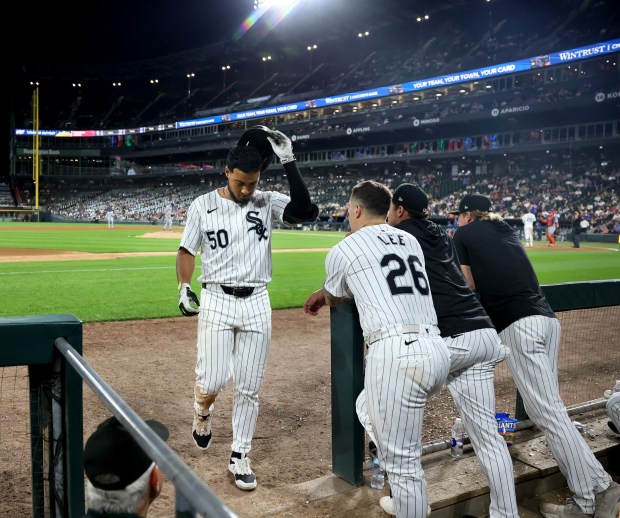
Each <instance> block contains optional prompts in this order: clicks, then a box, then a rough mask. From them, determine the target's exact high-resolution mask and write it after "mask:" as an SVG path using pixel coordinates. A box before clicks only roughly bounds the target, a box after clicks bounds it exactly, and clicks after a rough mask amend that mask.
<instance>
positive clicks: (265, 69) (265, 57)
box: [263, 56, 271, 81]
mask: <svg viewBox="0 0 620 518" xmlns="http://www.w3.org/2000/svg"><path fill="white" fill-rule="evenodd" d="M268 61H271V56H263V66H264V73H263V81H266V80H267V62H268Z"/></svg>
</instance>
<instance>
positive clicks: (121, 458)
mask: <svg viewBox="0 0 620 518" xmlns="http://www.w3.org/2000/svg"><path fill="white" fill-rule="evenodd" d="M146 424H148V425H149V427H150V428H151V429H152V430H153V431H154V432H155V433H156V434H157V435H158V436H159V437H160V438H162V439H163V440H166V439H167V438H168V435H169V434H168V430H167V428H166V427H165V426H164V425H163V424H161V423H159V422H158V421H153V420H151V421H146ZM83 465H84V472H85V474H86V478H87V481H88V483H87V495H88V508H89V509H90V510H94V511H98V512H100V513H132V514H136V515H138V516H146V514H147V512H148V509H149V506H150V505H151V503H152V502H153V500H155V498H157V497H158V496H159V494H160V493H161V489H162V484H163V474H162V473H161V471H160V469H159V467H158V466H157V465H156V464H155V463H154V462H153V460H152V459H151V458H150V457H149V456H148V455H147V454H146V452H145V451H144V450H143V449H142V448H141V447H140V446H139V445H138V443H137V442H136V441H135V439H134V438H133V437H132V436H131V434H130V433H129V432H128V431H127V430H126V429H125V427H123V425H122V424H121V423H120V422H119V421H118V419H116V417H110V418H108V419H106V420H105V421H103V422H102V423H101V424H100V425H99V426H98V427H97V429H96V430H95V431H94V432H93V434H92V435H91V436H90V437H89V438H88V440H87V441H86V444H85V446H84V453H83Z"/></svg>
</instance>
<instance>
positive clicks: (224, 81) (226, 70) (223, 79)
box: [222, 65, 230, 90]
mask: <svg viewBox="0 0 620 518" xmlns="http://www.w3.org/2000/svg"><path fill="white" fill-rule="evenodd" d="M229 70H230V65H222V90H226V72H228V71H229Z"/></svg>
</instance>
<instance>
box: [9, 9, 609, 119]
mask: <svg viewBox="0 0 620 518" xmlns="http://www.w3.org/2000/svg"><path fill="white" fill-rule="evenodd" d="M489 9H492V8H491V6H489ZM606 9H610V7H609V6H608V7H606V6H605V3H604V2H601V3H598V4H593V5H590V6H589V8H588V12H587V13H583V12H582V13H577V12H576V10H575V9H574V7H571V6H569V5H567V8H566V10H565V11H564V12H563V14H562V16H558V15H557V13H554V12H553V11H552V10H550V12H549V13H543V12H538V13H537V15H536V16H532V17H528V18H527V20H519V19H516V18H514V17H511V16H508V15H506V14H505V13H504V14H501V15H500V14H499V11H496V12H495V14H494V15H493V16H492V15H491V14H492V13H491V12H489V13H488V15H489V18H488V21H487V18H486V13H485V16H480V12H476V10H474V9H472V10H471V12H469V13H456V14H455V15H454V16H450V15H449V14H448V13H444V15H443V16H442V17H436V18H434V19H433V20H432V22H431V23H430V25H429V26H428V28H427V29H422V30H420V31H417V34H419V36H416V37H412V36H411V27H410V26H406V27H403V28H402V31H400V32H399V31H398V30H397V28H393V29H392V32H393V33H394V34H393V37H392V38H391V39H390V38H388V37H387V35H385V34H384V35H382V36H381V37H379V36H377V37H374V38H373V37H371V38H369V41H368V43H366V49H365V51H364V52H359V53H358V52H353V50H354V49H353V48H349V47H348V46H347V45H345V44H344V42H334V41H332V42H329V43H328V42H325V45H320V46H319V49H318V51H317V53H316V58H315V59H316V61H314V63H313V64H312V62H311V65H310V67H308V62H307V60H306V59H304V58H301V56H299V55H295V57H290V58H288V57H286V56H280V57H279V59H275V60H274V62H273V64H271V65H270V72H269V73H267V70H266V68H265V69H264V70H262V69H260V68H256V67H260V66H261V65H259V64H258V59H252V60H250V62H248V63H247V65H246V66H247V67H248V70H242V69H241V68H239V69H238V70H232V71H231V72H230V73H229V74H228V78H227V79H228V82H226V80H225V81H224V84H223V87H222V88H220V85H221V84H222V82H221V77H222V75H221V74H222V73H221V70H220V68H221V67H220V66H214V70H211V71H207V70H205V71H204V73H202V74H198V76H197V77H196V78H195V80H193V81H192V86H193V88H192V89H190V91H188V88H187V87H188V84H187V81H185V80H183V81H180V82H174V83H173V82H171V81H169V82H168V83H167V84H169V85H171V86H169V87H164V86H163V84H164V83H163V82H162V87H161V88H152V85H148V86H149V89H148V90H145V88H146V87H145V86H144V84H147V83H148V81H147V80H146V78H145V80H144V81H141V82H140V83H137V84H136V85H135V86H132V89H131V91H127V89H124V90H123V92H122V94H121V95H120V96H119V95H118V92H117V93H116V95H112V94H110V93H109V92H108V93H107V94H104V93H97V95H93V94H92V92H87V91H84V92H82V91H79V92H78V93H77V95H75V94H74V95H73V96H71V95H69V94H68V93H66V92H65V93H64V96H65V97H67V99H66V101H65V103H66V104H65V106H64V108H62V109H56V110H51V109H50V110H49V116H50V117H52V116H54V114H55V117H56V120H51V119H50V120H48V119H47V117H48V113H47V112H44V113H43V114H42V115H41V117H43V118H44V120H43V121H42V123H43V126H44V127H48V128H73V129H96V128H120V127H139V126H149V125H154V124H161V123H164V122H173V121H175V120H184V119H188V118H196V117H200V116H202V115H200V114H203V113H206V112H209V111H211V112H213V113H232V112H234V111H237V109H239V107H240V106H243V105H244V104H247V103H248V102H249V100H250V99H256V98H261V97H265V98H267V99H268V100H267V101H265V102H262V103H258V104H257V105H254V106H255V107H264V106H265V105H274V104H282V103H286V102H291V101H293V100H297V101H298V100H302V99H303V98H306V99H312V98H317V97H321V96H326V95H336V94H339V93H345V92H352V91H358V90H363V89H367V88H374V87H377V86H386V85H390V84H397V83H402V82H403V81H413V80H417V79H423V78H428V77H434V76H438V75H442V74H448V73H455V72H459V71H465V70H470V69H473V68H478V67H484V66H487V65H490V64H497V63H502V62H507V61H510V60H514V59H522V58H526V57H531V56H533V55H536V53H540V52H544V51H558V50H562V49H569V48H576V47H579V46H580V45H587V44H591V43H594V42H597V41H603V40H605V39H608V38H609V37H610V35H612V34H614V33H617V31H618V27H617V26H616V25H614V24H617V17H613V16H609V13H608V12H607V11H606ZM573 11H575V12H573ZM464 16H468V17H469V18H467V19H464V18H463V17H464ZM507 16H508V17H507ZM594 22H596V23H594ZM404 25H405V24H404ZM524 26H526V27H527V33H525V32H524V31H523V27H524ZM464 27H465V28H466V29H464ZM446 34H449V35H450V37H449V38H445V37H442V35H446ZM540 35H544V36H540ZM371 36H372V35H371ZM343 38H344V34H343ZM235 48H236V47H235V46H234V45H233V44H232V43H231V45H230V46H229V51H230V54H231V56H232V57H231V59H232V60H234V54H235ZM355 50H357V49H355ZM205 52H206V50H205ZM238 53H239V59H238V60H237V61H238V63H239V64H238V65H237V67H241V66H242V65H241V63H242V62H243V59H242V56H244V55H245V54H246V50H245V49H243V47H242V46H240V48H239V49H238ZM248 59H249V58H248ZM214 61H217V60H214ZM165 63H166V64H167V61H165ZM251 63H253V64H254V65H253V66H254V68H256V69H251V68H250V65H251ZM165 68H168V67H165ZM257 72H258V73H257ZM216 78H217V80H215V79H216ZM139 85H143V86H139ZM172 85H177V86H174V87H173V86H172ZM55 95H56V96H57V97H58V98H59V101H60V100H61V95H62V92H58V93H56V94H55ZM104 103H105V105H104ZM45 106H47V104H46V105H45ZM48 108H49V107H48ZM58 117H62V120H58V119H57V118H58ZM25 118H26V119H28V118H29V115H25ZM18 125H19V122H18Z"/></svg>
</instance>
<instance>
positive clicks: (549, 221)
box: [540, 210, 557, 247]
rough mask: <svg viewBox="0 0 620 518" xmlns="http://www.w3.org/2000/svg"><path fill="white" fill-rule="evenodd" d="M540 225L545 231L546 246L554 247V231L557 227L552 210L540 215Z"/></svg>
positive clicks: (555, 217)
mask: <svg viewBox="0 0 620 518" xmlns="http://www.w3.org/2000/svg"><path fill="white" fill-rule="evenodd" d="M540 224H541V225H543V226H544V227H546V229H547V242H548V243H549V244H548V246H551V247H555V230H556V225H557V216H556V214H555V212H554V211H553V210H551V211H549V212H547V211H544V212H543V213H542V217H541V218H540Z"/></svg>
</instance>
